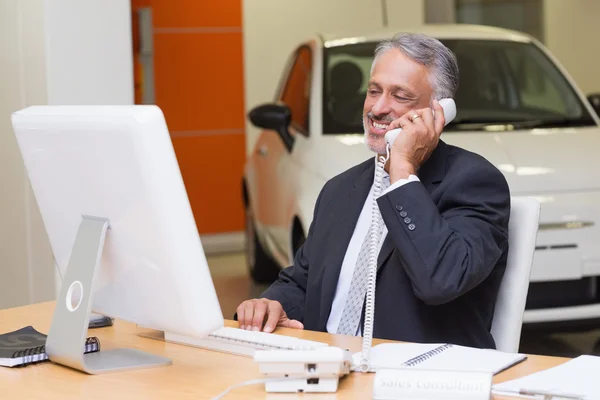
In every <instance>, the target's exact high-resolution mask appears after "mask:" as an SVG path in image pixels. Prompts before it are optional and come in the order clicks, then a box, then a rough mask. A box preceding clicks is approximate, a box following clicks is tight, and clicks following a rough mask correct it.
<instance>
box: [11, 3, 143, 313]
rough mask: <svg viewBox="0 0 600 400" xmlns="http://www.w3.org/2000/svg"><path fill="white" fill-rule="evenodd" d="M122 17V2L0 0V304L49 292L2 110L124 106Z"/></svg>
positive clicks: (44, 247)
mask: <svg viewBox="0 0 600 400" xmlns="http://www.w3.org/2000/svg"><path fill="white" fill-rule="evenodd" d="M129 18H130V11H129V4H128V2H124V1H122V0H88V1H85V2H80V1H78V0H3V1H0V65H2V70H1V73H0V186H1V187H2V196H0V220H1V221H2V224H0V256H1V257H2V258H1V261H0V273H1V274H2V275H1V276H2V279H0V308H6V307H13V306H19V305H23V304H28V303H34V302H40V301H45V300H50V299H53V298H55V285H54V283H55V282H54V276H55V269H54V265H53V260H52V253H51V250H50V247H49V244H48V239H47V237H46V232H45V229H44V226H43V223H42V220H41V217H40V214H39V210H38V207H37V203H36V202H35V198H34V196H33V194H32V191H31V188H30V186H29V182H28V180H27V176H26V173H25V171H24V168H23V161H22V159H21V155H20V153H19V150H18V147H17V144H16V140H15V138H14V133H13V131H12V126H11V124H10V114H11V113H12V112H14V111H17V110H19V109H21V108H24V107H27V106H29V105H34V104H101V103H111V104H131V103H132V99H133V80H132V70H131V69H132V67H131V39H130V32H131V29H130V23H129Z"/></svg>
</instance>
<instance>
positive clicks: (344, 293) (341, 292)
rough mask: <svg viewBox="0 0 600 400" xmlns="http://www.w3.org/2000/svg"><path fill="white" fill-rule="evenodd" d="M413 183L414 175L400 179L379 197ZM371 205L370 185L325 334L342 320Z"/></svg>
mask: <svg viewBox="0 0 600 400" xmlns="http://www.w3.org/2000/svg"><path fill="white" fill-rule="evenodd" d="M383 179H386V180H387V181H388V182H389V179H390V176H389V174H388V173H387V172H385V170H384V171H383ZM415 181H417V182H418V181H419V178H417V177H416V176H415V175H410V176H409V177H408V179H400V180H398V181H396V182H394V184H393V185H390V187H388V188H387V189H386V190H385V191H384V192H383V193H382V194H381V196H383V195H385V194H386V193H388V192H390V191H392V190H394V189H397V188H399V187H400V186H402V185H405V184H407V183H409V182H415ZM372 203H373V185H371V189H370V190H369V194H368V196H367V200H366V201H365V204H364V205H363V208H362V211H361V212H360V215H359V217H358V222H357V224H356V227H355V228H354V233H353V234H352V237H351V238H350V243H348V249H347V250H346V255H345V256H344V261H343V262H342V269H341V270H340V277H339V279H338V284H337V288H336V290H335V296H334V297H333V304H332V306H331V313H330V314H329V319H328V320H327V332H329V333H336V332H337V329H338V325H339V324H340V320H341V319H342V313H343V311H344V307H345V305H346V298H347V297H348V291H349V290H350V283H351V282H352V275H353V274H354V267H356V261H357V259H358V253H359V252H360V248H361V246H362V244H363V241H364V240H365V237H366V236H367V234H368V233H369V227H370V226H371V213H372V208H373V204H372ZM382 223H383V221H382ZM387 232H388V230H387V227H386V226H385V224H384V226H383V233H382V234H381V241H380V242H379V251H380V250H381V246H382V245H383V241H384V240H385V237H386V235H387ZM379 251H378V252H379ZM359 332H362V327H360V328H359Z"/></svg>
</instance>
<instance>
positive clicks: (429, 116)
mask: <svg viewBox="0 0 600 400" xmlns="http://www.w3.org/2000/svg"><path fill="white" fill-rule="evenodd" d="M419 111H420V114H419V115H421V118H419V119H422V123H423V124H425V126H427V130H428V131H430V132H431V133H432V134H434V133H435V132H436V129H435V123H434V119H433V111H432V109H431V108H424V109H423V110H419ZM415 122H416V121H415Z"/></svg>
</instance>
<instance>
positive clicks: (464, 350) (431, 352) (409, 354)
mask: <svg viewBox="0 0 600 400" xmlns="http://www.w3.org/2000/svg"><path fill="white" fill-rule="evenodd" d="M360 355H361V353H355V354H354V356H353V357H354V358H355V363H357V362H358V361H359V360H360ZM369 359H370V365H371V371H372V372H375V371H377V369H380V368H420V369H430V370H453V371H473V372H491V373H493V374H494V375H495V374H497V373H499V372H501V371H504V370H505V369H507V368H510V367H512V366H513V365H515V364H518V363H520V362H522V361H524V360H525V359H527V356H526V355H524V354H518V353H506V352H502V351H498V350H491V349H477V348H474V347H464V346H458V345H453V344H428V343H382V344H378V345H376V346H373V348H371V352H370V356H369Z"/></svg>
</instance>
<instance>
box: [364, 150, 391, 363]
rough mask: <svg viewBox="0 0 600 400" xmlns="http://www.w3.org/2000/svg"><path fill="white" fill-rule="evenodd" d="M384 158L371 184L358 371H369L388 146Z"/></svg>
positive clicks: (388, 153) (376, 168) (378, 163)
mask: <svg viewBox="0 0 600 400" xmlns="http://www.w3.org/2000/svg"><path fill="white" fill-rule="evenodd" d="M386 153H387V154H386V156H385V157H384V156H380V155H377V165H376V167H375V179H374V182H373V204H372V208H371V229H370V230H369V276H368V278H367V298H366V306H365V323H364V327H363V341H362V354H361V358H360V365H359V367H358V370H359V371H361V372H368V371H369V353H370V351H371V346H372V343H373V320H374V318H375V283H376V281H377V256H378V253H379V252H378V250H379V242H380V240H381V238H380V237H379V227H380V224H382V223H383V221H382V220H381V214H380V212H379V205H378V204H377V198H378V197H379V196H380V195H381V186H382V180H383V179H382V178H383V168H384V167H385V164H386V163H387V161H388V160H389V158H390V145H389V144H387V147H386Z"/></svg>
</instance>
